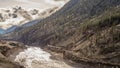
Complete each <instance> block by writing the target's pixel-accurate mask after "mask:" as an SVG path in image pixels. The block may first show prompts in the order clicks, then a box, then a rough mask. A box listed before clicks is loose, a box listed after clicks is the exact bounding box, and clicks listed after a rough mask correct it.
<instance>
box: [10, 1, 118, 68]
mask: <svg viewBox="0 0 120 68" xmlns="http://www.w3.org/2000/svg"><path fill="white" fill-rule="evenodd" d="M119 5H120V0H71V1H70V2H69V3H68V4H66V5H65V6H64V7H63V8H62V9H61V10H60V11H58V12H56V13H55V14H53V15H51V16H50V17H48V18H46V19H43V20H42V21H40V23H38V24H36V25H34V26H32V27H27V28H25V29H21V30H19V31H15V32H13V33H11V34H9V35H10V36H11V38H10V37H9V39H14V40H17V41H21V42H24V43H25V44H31V45H34V44H36V45H39V46H41V47H45V49H47V50H50V51H54V52H57V53H62V54H63V56H64V58H65V59H69V60H73V61H75V62H77V63H79V62H81V61H84V62H92V63H100V64H105V65H106V64H107V65H109V66H110V65H112V66H118V67H119V66H120V61H119V58H120V6H119ZM98 66H99V65H98ZM99 68H101V67H99Z"/></svg>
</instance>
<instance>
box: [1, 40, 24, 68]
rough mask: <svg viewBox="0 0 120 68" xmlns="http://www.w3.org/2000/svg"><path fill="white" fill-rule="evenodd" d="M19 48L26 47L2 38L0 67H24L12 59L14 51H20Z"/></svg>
mask: <svg viewBox="0 0 120 68" xmlns="http://www.w3.org/2000/svg"><path fill="white" fill-rule="evenodd" d="M15 48H17V50H15ZM18 49H24V48H23V47H22V46H21V45H20V44H18V43H17V42H12V41H9V42H8V41H3V40H0V68H24V67H23V66H20V65H18V64H17V63H15V62H14V61H13V59H10V58H14V57H11V56H12V55H14V56H15V54H13V53H15V52H17V51H19V50H18ZM10 55H11V56H10Z"/></svg>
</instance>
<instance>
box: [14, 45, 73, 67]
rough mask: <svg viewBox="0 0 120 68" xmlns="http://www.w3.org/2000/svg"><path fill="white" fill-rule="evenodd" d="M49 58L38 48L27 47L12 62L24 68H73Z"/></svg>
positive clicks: (49, 55)
mask: <svg viewBox="0 0 120 68" xmlns="http://www.w3.org/2000/svg"><path fill="white" fill-rule="evenodd" d="M50 57H51V54H50V53H48V52H45V51H43V50H42V49H41V48H39V47H28V48H27V49H25V50H24V51H22V52H20V53H19V54H18V55H17V56H16V58H15V60H14V61H15V62H18V63H19V64H21V65H23V66H24V67H25V68H73V67H71V66H69V65H68V64H66V63H65V62H63V61H58V60H53V59H51V58H50Z"/></svg>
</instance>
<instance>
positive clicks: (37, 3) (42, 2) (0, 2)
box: [0, 0, 64, 9]
mask: <svg viewBox="0 0 120 68" xmlns="http://www.w3.org/2000/svg"><path fill="white" fill-rule="evenodd" d="M56 5H58V6H61V5H64V2H63V1H57V2H55V1H54V0H0V8H5V7H14V6H22V7H25V8H40V9H44V8H49V7H54V6H56Z"/></svg>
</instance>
